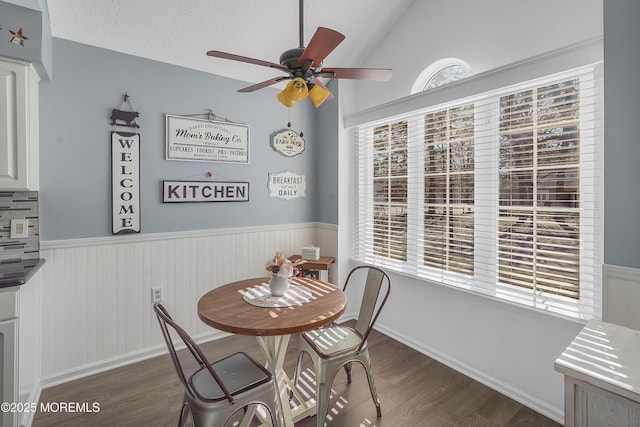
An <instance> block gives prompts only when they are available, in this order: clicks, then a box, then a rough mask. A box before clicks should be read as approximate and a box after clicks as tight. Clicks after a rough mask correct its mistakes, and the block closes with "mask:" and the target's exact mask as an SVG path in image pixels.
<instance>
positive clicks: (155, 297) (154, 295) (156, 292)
mask: <svg viewBox="0 0 640 427" xmlns="http://www.w3.org/2000/svg"><path fill="white" fill-rule="evenodd" d="M160 301H162V288H151V302H160Z"/></svg>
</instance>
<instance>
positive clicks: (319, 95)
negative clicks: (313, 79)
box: [309, 85, 331, 108]
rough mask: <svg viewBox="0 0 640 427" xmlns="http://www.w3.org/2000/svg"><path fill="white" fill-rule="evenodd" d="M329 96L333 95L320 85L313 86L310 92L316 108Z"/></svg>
mask: <svg viewBox="0 0 640 427" xmlns="http://www.w3.org/2000/svg"><path fill="white" fill-rule="evenodd" d="M329 95H331V92H329V91H328V90H327V89H325V88H323V87H322V86H320V85H313V87H312V88H311V90H309V98H311V101H312V102H313V105H315V107H316V108H318V107H319V106H320V105H322V103H323V102H324V101H326V100H327V98H329Z"/></svg>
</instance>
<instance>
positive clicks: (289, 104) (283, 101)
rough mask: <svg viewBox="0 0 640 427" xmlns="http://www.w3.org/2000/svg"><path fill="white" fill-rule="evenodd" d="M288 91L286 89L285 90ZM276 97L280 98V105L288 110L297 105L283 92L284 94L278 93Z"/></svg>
mask: <svg viewBox="0 0 640 427" xmlns="http://www.w3.org/2000/svg"><path fill="white" fill-rule="evenodd" d="M285 90H286V89H285ZM276 97H277V98H278V101H280V103H281V104H282V105H284V106H285V107H287V108H293V106H294V105H295V102H294V101H293V100H292V99H291V98H289V97H288V96H287V94H286V92H285V91H284V90H283V91H282V92H280V93H278V95H276Z"/></svg>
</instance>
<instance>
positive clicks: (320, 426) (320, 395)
mask: <svg viewBox="0 0 640 427" xmlns="http://www.w3.org/2000/svg"><path fill="white" fill-rule="evenodd" d="M324 380H325V379H324V378H322V381H323V382H318V383H317V387H316V400H317V402H316V427H324V422H325V420H326V419H327V413H328V412H329V401H330V400H331V384H327V383H326V382H325V381H324ZM316 381H321V379H318V378H316Z"/></svg>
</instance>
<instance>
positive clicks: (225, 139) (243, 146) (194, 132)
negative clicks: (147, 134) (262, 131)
mask: <svg viewBox="0 0 640 427" xmlns="http://www.w3.org/2000/svg"><path fill="white" fill-rule="evenodd" d="M166 119H167V124H166V127H167V153H166V156H167V160H190V161H200V162H225V163H249V126H247V125H243V124H238V123H231V122H217V121H213V120H205V119H194V118H191V117H182V116H172V115H169V114H167V117H166Z"/></svg>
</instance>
